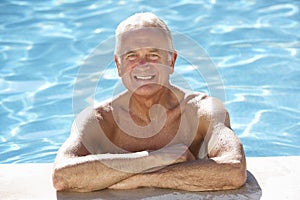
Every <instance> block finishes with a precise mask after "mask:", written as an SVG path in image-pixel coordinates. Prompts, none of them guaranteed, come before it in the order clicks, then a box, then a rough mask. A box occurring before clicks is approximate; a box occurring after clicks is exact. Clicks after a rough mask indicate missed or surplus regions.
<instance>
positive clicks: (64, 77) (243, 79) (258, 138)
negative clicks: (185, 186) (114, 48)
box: [0, 0, 300, 163]
mask: <svg viewBox="0 0 300 200" xmlns="http://www.w3.org/2000/svg"><path fill="white" fill-rule="evenodd" d="M141 11H143V12H145V11H151V12H153V13H155V14H157V15H158V16H160V17H161V18H162V19H164V20H165V21H166V22H167V24H168V25H169V27H170V29H171V30H172V31H174V32H177V33H180V34H181V35H184V36H185V37H186V38H190V40H193V41H194V42H196V43H197V44H199V46H202V48H203V49H204V50H206V52H207V54H208V55H209V56H210V58H211V60H212V62H213V63H214V65H215V67H216V72H217V73H216V72H214V75H215V76H216V77H219V79H221V83H222V86H223V87H222V89H224V93H223V94H224V95H223V96H222V98H221V99H222V101H224V103H225V104H226V106H227V108H228V110H229V113H230V115H231V123H232V128H233V129H234V131H235V132H236V134H237V135H238V136H239V138H240V139H241V140H242V142H243V144H244V148H245V151H246V155H247V156H282V155H298V156H299V155H300V147H299V144H300V101H299V99H300V31H299V30H300V2H299V1H298V0H274V1H256V0H247V1H246V0H245V1H218V0H205V1H192V0H181V1H146V0H145V1H140V0H135V1H122V0H120V1H102V0H98V1H85V0H51V1H50V0H45V1H38V0H32V1H29V0H27V1H25V0H24V1H23V0H22V1H21V0H2V1H1V2H0V119H1V120H0V163H27V162H53V160H54V158H55V154H56V151H57V150H58V148H59V147H60V145H61V144H62V143H63V142H64V140H65V139H66V138H67V137H68V134H69V129H70V126H71V123H72V121H73V119H74V115H75V114H76V113H78V112H79V110H80V109H81V108H83V107H84V106H86V105H88V104H89V103H90V102H91V101H92V100H91V99H93V98H94V97H95V98H96V100H102V99H105V98H107V97H109V96H111V94H113V93H114V92H115V90H116V89H115V88H116V87H117V86H118V87H119V84H120V80H119V78H118V76H117V74H116V71H115V70H114V66H113V64H112V63H109V62H108V63H109V64H108V67H107V68H105V70H102V71H100V72H99V73H94V71H95V70H94V71H93V70H91V72H90V74H89V69H90V68H89V69H87V70H86V71H82V69H83V67H82V66H84V64H83V63H84V61H86V60H87V57H88V56H89V55H90V54H91V53H93V51H95V50H94V49H95V48H96V47H98V46H99V44H100V43H101V42H103V41H106V42H107V41H110V40H111V39H112V37H113V35H114V29H115V28H116V26H117V25H118V23H119V22H120V21H121V20H123V19H125V18H126V17H128V16H130V15H132V14H133V13H135V12H141ZM179 42H180V41H179ZM100 46H101V45H100ZM180 48H181V49H184V50H185V51H191V52H193V50H195V49H194V48H193V47H190V46H189V45H187V46H180ZM100 49H101V50H103V51H105V47H103V46H102V47H101V48H100ZM110 49H111V47H108V50H110ZM194 53H197V52H194ZM108 61H109V60H108ZM111 61H112V58H111ZM103 62H104V61H103ZM100 64H101V61H100ZM187 64H188V63H186V62H185V60H184V59H183V57H181V60H180V58H179V61H178V63H177V65H176V70H177V74H178V75H179V76H181V77H183V79H184V80H188V82H190V83H191V84H190V85H191V86H192V88H193V89H195V90H199V91H205V92H208V93H210V94H211V95H213V93H212V91H211V90H210V89H209V84H207V83H205V80H206V79H205V77H203V74H202V76H201V75H199V74H197V73H195V70H193V68H191V67H189V66H188V65H187ZM192 64H193V63H192ZM94 69H97V68H94ZM92 72H93V74H92ZM102 72H105V73H104V74H103V73H102ZM82 74H84V75H82ZM79 75H82V76H81V79H78V76H79ZM100 75H101V81H99V78H98V79H97V76H98V77H99V76H100ZM82 77H84V78H82ZM95 77H96V79H97V80H96V82H97V81H98V83H97V84H98V85H97V87H96V88H97V91H93V90H94V87H90V86H88V85H87V86H86V88H85V86H84V84H83V85H81V84H79V82H80V81H81V82H84V81H87V82H89V81H90V80H91V79H94V78H95ZM176 80H177V79H176ZM176 80H175V81H176ZM90 91H91V92H94V93H95V95H94V94H87V93H88V92H90ZM74 99H76V100H75V101H74ZM78 99H79V100H78ZM74 102H75V104H76V105H75V104H74ZM76 102H77V103H78V102H79V103H78V104H77V103H76ZM74 105H75V106H74Z"/></svg>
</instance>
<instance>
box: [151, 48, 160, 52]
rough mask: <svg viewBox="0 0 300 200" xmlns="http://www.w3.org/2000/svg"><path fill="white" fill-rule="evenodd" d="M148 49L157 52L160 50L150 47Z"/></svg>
mask: <svg viewBox="0 0 300 200" xmlns="http://www.w3.org/2000/svg"><path fill="white" fill-rule="evenodd" d="M149 51H150V52H159V51H160V49H156V48H151V49H150V50H149Z"/></svg>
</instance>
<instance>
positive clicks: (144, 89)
mask: <svg viewBox="0 0 300 200" xmlns="http://www.w3.org/2000/svg"><path fill="white" fill-rule="evenodd" d="M160 89H162V86H161V85H158V84H145V85H142V86H139V87H137V88H136V89H135V90H134V91H132V92H133V93H134V94H136V95H139V96H151V95H153V94H156V93H157V92H158V91H159V90H160Z"/></svg>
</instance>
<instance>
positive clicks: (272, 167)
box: [0, 156, 300, 200]
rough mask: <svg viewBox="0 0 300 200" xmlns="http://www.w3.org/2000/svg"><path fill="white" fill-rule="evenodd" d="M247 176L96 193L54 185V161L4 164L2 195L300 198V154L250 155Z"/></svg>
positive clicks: (0, 182)
mask: <svg viewBox="0 0 300 200" xmlns="http://www.w3.org/2000/svg"><path fill="white" fill-rule="evenodd" d="M247 169H248V175H249V177H248V180H247V183H246V185H245V186H244V187H243V188H241V189H238V190H232V191H226V192H224V191H223V192H202V193H201V192H197V193H193V192H184V191H178V190H163V189H153V188H148V189H138V190H128V191H127V190H125V191H120V190H118V191H113V190H103V191H99V192H93V193H57V192H56V191H55V189H54V188H53V186H52V180H51V171H52V164H51V163H45V164H1V165H0V199H22V200H23V199H62V200H64V199H147V200H154V199H162V200H164V199H170V200H171V199H172V200H173V199H262V200H275V199H280V200H284V199H291V200H296V199H299V195H300V190H299V188H300V179H299V178H300V156H288V157H249V158H247Z"/></svg>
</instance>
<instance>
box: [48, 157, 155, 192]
mask: <svg viewBox="0 0 300 200" xmlns="http://www.w3.org/2000/svg"><path fill="white" fill-rule="evenodd" d="M153 167H157V166H155V162H153V158H152V157H150V156H149V155H148V153H147V152H138V153H132V154H100V155H88V156H83V157H71V158H65V159H60V160H59V161H57V162H56V163H55V166H54V173H53V184H54V186H55V188H56V189H57V190H71V191H82V192H84V191H93V190H100V189H104V188H106V187H109V186H110V185H112V184H115V183H117V182H119V181H122V180H124V179H126V178H128V177H130V176H132V175H134V174H135V173H140V172H143V171H146V170H149V169H151V168H153Z"/></svg>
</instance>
